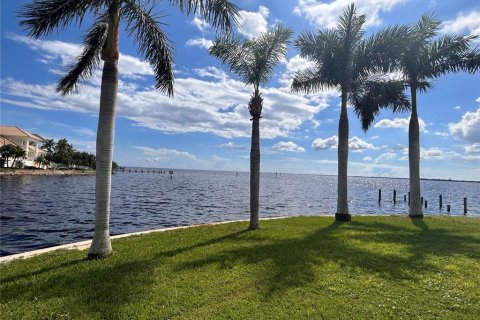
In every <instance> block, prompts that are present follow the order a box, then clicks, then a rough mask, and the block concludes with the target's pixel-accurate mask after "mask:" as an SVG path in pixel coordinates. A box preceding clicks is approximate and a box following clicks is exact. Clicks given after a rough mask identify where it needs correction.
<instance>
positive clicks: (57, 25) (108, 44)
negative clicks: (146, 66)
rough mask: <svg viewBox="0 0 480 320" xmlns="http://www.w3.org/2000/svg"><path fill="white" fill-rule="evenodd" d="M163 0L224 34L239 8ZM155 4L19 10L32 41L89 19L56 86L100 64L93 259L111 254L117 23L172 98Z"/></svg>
mask: <svg viewBox="0 0 480 320" xmlns="http://www.w3.org/2000/svg"><path fill="white" fill-rule="evenodd" d="M168 2H169V3H170V4H171V5H175V6H177V7H178V8H179V9H180V10H181V11H182V12H185V13H186V14H197V15H199V16H200V17H201V18H203V19H204V20H206V21H207V22H208V23H210V24H211V25H212V26H213V27H214V28H219V29H224V30H230V29H231V27H232V25H233V23H235V21H236V20H235V19H236V18H235V17H236V15H237V13H238V8H237V7H236V6H235V5H233V4H232V3H231V2H230V1H228V0H170V1H168ZM156 4H157V1H152V0H35V1H33V2H32V3H31V4H28V5H26V6H25V7H24V8H23V9H22V10H21V11H20V16H21V17H23V18H24V20H23V21H21V24H22V25H23V26H25V27H26V29H27V30H28V33H29V35H30V36H32V37H34V38H39V37H41V36H44V35H48V34H50V33H51V32H52V31H53V30H55V29H64V28H65V27H67V26H69V25H70V24H72V23H73V24H79V25H80V24H81V23H82V22H83V21H84V18H85V17H86V15H87V14H91V15H93V17H94V21H93V24H92V25H91V26H90V28H89V29H88V30H87V33H86V35H85V37H84V39H83V52H82V53H81V54H80V55H79V56H78V57H77V59H76V61H75V63H74V64H73V65H72V66H71V68H70V70H69V72H68V73H67V74H66V76H65V77H64V78H62V79H61V80H60V81H59V83H58V86H57V91H58V92H60V93H61V94H62V95H66V94H68V93H70V92H72V91H74V90H75V89H76V87H77V85H78V84H79V82H80V81H81V80H84V79H86V78H88V77H89V76H91V75H92V73H93V72H94V70H95V69H96V68H98V67H99V66H100V62H101V61H100V60H103V73H102V83H101V93H100V110H99V119H98V128H97V147H96V156H97V160H96V162H97V164H96V168H97V171H96V180H95V190H96V191H95V231H94V235H93V240H92V245H91V247H90V251H89V254H88V255H89V257H92V258H95V257H105V256H108V255H110V254H111V252H112V247H111V243H110V235H109V213H110V190H111V174H112V151H113V138H114V125H115V121H114V120H115V102H116V96H117V86H118V68H117V63H118V58H119V47H118V40H119V26H120V22H121V21H124V22H125V28H126V32H127V34H128V35H133V36H134V39H135V42H136V43H137V44H138V48H139V51H140V53H141V54H142V55H143V56H144V58H145V59H146V60H147V61H148V62H149V63H150V65H151V66H152V68H153V71H154V73H155V80H156V84H155V87H156V88H157V89H158V90H160V91H161V92H163V93H166V94H168V95H169V96H173V81H174V76H173V59H172V44H171V42H170V40H169V39H168V37H167V36H166V34H165V33H164V32H163V31H162V29H161V24H162V23H161V22H160V19H161V16H158V15H155V14H153V13H152V10H153V8H154V6H155V5H156ZM147 5H150V7H149V8H147V7H146V6H147Z"/></svg>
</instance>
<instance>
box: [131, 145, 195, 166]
mask: <svg viewBox="0 0 480 320" xmlns="http://www.w3.org/2000/svg"><path fill="white" fill-rule="evenodd" d="M134 148H135V149H138V150H141V151H143V153H144V154H145V155H147V156H148V157H149V158H150V159H151V160H152V161H156V162H160V163H170V162H172V161H179V160H183V161H184V160H187V161H196V160H198V159H197V157H195V156H194V155H193V154H191V153H188V152H185V151H178V150H175V149H162V148H160V149H153V148H149V147H139V146H135V147H134Z"/></svg>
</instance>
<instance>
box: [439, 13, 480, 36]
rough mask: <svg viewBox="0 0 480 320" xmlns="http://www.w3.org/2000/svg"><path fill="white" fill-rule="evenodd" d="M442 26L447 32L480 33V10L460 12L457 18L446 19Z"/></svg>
mask: <svg viewBox="0 0 480 320" xmlns="http://www.w3.org/2000/svg"><path fill="white" fill-rule="evenodd" d="M440 28H441V29H440V32H441V33H445V34H452V33H453V34H467V35H469V34H476V35H480V11H471V12H469V13H464V12H460V13H459V14H457V17H456V18H455V19H453V20H447V21H444V22H443V23H442V25H441V26H440ZM477 41H478V40H477Z"/></svg>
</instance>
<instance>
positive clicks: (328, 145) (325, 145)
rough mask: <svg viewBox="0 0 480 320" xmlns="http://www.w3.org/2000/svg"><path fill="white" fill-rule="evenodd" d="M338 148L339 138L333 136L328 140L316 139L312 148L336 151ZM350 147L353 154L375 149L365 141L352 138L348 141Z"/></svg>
mask: <svg viewBox="0 0 480 320" xmlns="http://www.w3.org/2000/svg"><path fill="white" fill-rule="evenodd" d="M337 146H338V137H337V136H332V137H330V138H326V139H321V138H318V139H315V140H314V141H313V143H312V148H313V149H315V150H326V149H336V148H337ZM348 146H349V148H350V150H352V151H353V152H363V151H364V150H369V149H375V147H374V146H373V144H371V143H368V142H366V141H363V140H362V139H360V138H358V137H352V138H350V140H349V141H348Z"/></svg>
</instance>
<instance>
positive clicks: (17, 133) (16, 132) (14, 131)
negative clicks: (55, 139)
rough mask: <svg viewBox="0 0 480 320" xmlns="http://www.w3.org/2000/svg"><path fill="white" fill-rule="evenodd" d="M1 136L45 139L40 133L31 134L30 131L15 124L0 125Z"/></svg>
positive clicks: (36, 139) (33, 139)
mask: <svg viewBox="0 0 480 320" xmlns="http://www.w3.org/2000/svg"><path fill="white" fill-rule="evenodd" d="M0 136H2V137H5V138H9V137H15V138H23V139H28V140H32V141H43V140H42V138H41V137H40V136H38V135H34V134H31V133H30V132H28V131H25V130H23V129H20V128H19V127H14V126H0Z"/></svg>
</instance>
